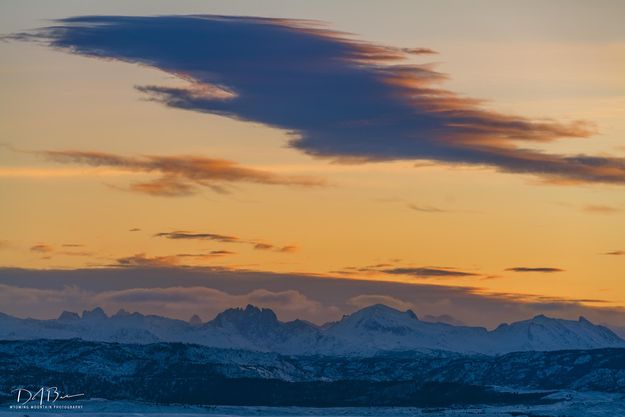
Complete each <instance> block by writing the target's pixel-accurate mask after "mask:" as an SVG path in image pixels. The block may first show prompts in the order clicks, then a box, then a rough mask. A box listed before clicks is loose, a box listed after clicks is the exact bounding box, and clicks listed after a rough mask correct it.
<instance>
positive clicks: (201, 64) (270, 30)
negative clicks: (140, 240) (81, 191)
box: [14, 16, 625, 194]
mask: <svg viewBox="0 0 625 417" xmlns="http://www.w3.org/2000/svg"><path fill="white" fill-rule="evenodd" d="M14 38H19V39H30V40H35V41H42V42H44V43H47V44H49V45H51V46H52V47H56V48H60V49H64V50H68V51H70V52H72V53H76V54H81V55H86V56H92V57H97V58H103V59H117V60H120V61H125V62H130V63H136V64H140V65H146V66H150V67H155V68H158V69H161V70H163V71H166V72H169V73H171V74H174V75H176V76H179V77H181V78H183V79H185V80H187V81H189V87H187V88H172V87H164V86H154V85H152V86H142V87H139V89H140V90H141V91H143V92H145V93H148V94H150V95H151V97H152V98H153V99H154V100H157V101H160V102H162V103H165V104H166V105H168V106H172V107H177V108H182V109H189V110H194V111H199V112H206V113H213V114H219V115H223V116H227V117H232V118H235V119H241V120H249V121H254V122H259V123H263V124H265V125H269V126H274V127H278V128H281V129H284V130H286V131H288V132H291V133H292V140H291V141H290V146H292V147H294V148H297V149H300V150H302V151H304V152H306V153H308V154H311V155H316V156H319V157H325V158H331V159H334V160H339V161H352V162H353V161H361V162H362V161H384V160H433V161H443V162H448V163H458V164H473V165H485V166H490V167H494V168H496V169H498V170H500V171H505V172H513V173H520V174H533V175H535V176H538V177H539V178H541V179H543V180H545V181H549V182H558V183H575V182H591V183H614V184H623V183H625V159H623V158H617V157H609V156H593V155H584V154H578V155H564V154H556V153H548V152H544V151H539V150H533V149H531V144H532V143H536V142H548V141H553V140H557V139H561V138H566V137H572V138H579V137H587V136H590V135H591V134H593V133H594V130H595V129H594V127H593V126H591V125H589V124H588V123H584V122H572V123H560V122H557V121H552V120H544V119H541V120H532V119H529V118H525V117H521V116H514V115H509V114H503V113H498V112H495V111H490V110H485V109H484V108H482V107H481V106H480V103H479V101H477V100H473V99H470V98H465V97H460V96H458V95H456V94H454V93H453V92H450V91H447V90H444V89H442V88H440V87H437V86H436V83H438V82H440V81H442V80H444V79H445V76H443V75H442V74H440V73H438V72H436V71H435V70H433V69H432V67H431V66H430V65H426V64H424V65H417V64H412V63H410V64H408V63H406V62H405V61H403V59H404V58H406V56H407V55H406V54H411V53H417V54H422V53H429V52H431V51H430V50H427V49H419V48H416V49H415V50H402V49H400V48H392V47H385V46H380V45H375V44H371V43H366V42H361V41H357V40H354V39H353V38H351V37H349V36H347V35H345V34H342V33H337V32H334V31H330V30H327V29H322V28H320V27H319V26H318V25H316V26H315V25H314V24H313V23H311V22H306V21H293V20H286V19H265V18H254V17H233V16H159V17H128V16H126V17H125V16H86V17H74V18H69V19H63V20H61V21H60V22H59V24H58V25H56V26H52V27H48V28H44V29H41V30H39V31H36V32H34V33H30V34H18V35H15V36H14ZM162 185H163V184H160V183H159V184H145V185H143V186H142V187H141V188H142V190H141V191H144V192H149V191H151V190H156V191H157V192H161V191H160V190H161V186H162ZM165 188H166V189H167V190H171V191H172V192H174V193H175V194H180V193H186V192H187V191H188V190H186V189H182V190H181V189H179V188H176V187H171V186H166V187H165Z"/></svg>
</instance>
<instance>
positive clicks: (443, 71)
mask: <svg viewBox="0 0 625 417" xmlns="http://www.w3.org/2000/svg"><path fill="white" fill-rule="evenodd" d="M624 18H625V5H623V3H622V2H618V1H599V2H595V3H593V4H590V3H588V2H581V1H553V2H549V3H548V4H546V3H545V2H539V1H527V2H523V3H518V2H508V1H476V2H471V3H468V2H461V1H437V2H413V1H406V2H402V1H395V2H391V3H390V7H389V3H388V2H384V3H383V2H373V1H357V2H356V1H345V2H340V3H336V2H329V1H319V2H308V3H304V2H287V1H265V2H251V1H227V2H226V1H223V2H221V1H210V2H209V1H177V2H165V1H132V2H126V1H109V2H96V1H59V2H55V3H54V4H51V3H50V2H46V1H32V0H26V1H4V2H2V3H1V4H0V34H1V35H2V36H3V38H2V41H0V56H1V57H2V58H0V90H1V91H2V95H1V96H0V109H1V111H0V201H1V203H2V216H1V218H0V267H1V268H0V286H2V288H3V290H2V292H1V293H0V311H2V312H5V313H8V314H13V315H16V316H20V317H27V316H32V317H39V318H49V317H55V316H57V315H58V314H59V313H60V312H61V311H62V310H64V309H74V310H80V309H86V308H93V307H95V306H96V305H100V306H102V307H104V308H105V310H106V311H107V312H109V313H114V312H115V310H116V309H118V308H125V309H126V310H129V311H142V312H146V313H152V314H155V313H161V314H165V315H169V316H172V317H178V318H188V317H189V316H190V315H191V314H195V313H197V314H199V315H200V316H201V317H203V318H204V319H209V318H211V315H214V314H215V313H216V312H218V311H219V310H220V309H223V308H226V307H229V306H238V305H245V304H246V303H253V304H258V305H262V306H268V307H271V308H273V309H275V310H276V311H277V312H278V316H279V317H280V318H283V319H293V318H295V317H302V318H306V319H308V320H311V321H314V322H323V321H326V320H333V319H337V318H340V316H341V315H342V314H345V313H350V312H352V311H354V310H355V309H357V308H360V307H364V306H366V305H368V304H373V303H377V302H382V303H385V304H389V305H392V306H394V307H396V308H399V309H402V310H405V309H408V308H411V309H413V310H414V311H415V312H416V313H417V314H418V315H420V316H422V317H425V316H431V317H437V316H441V315H451V316H453V317H455V318H457V319H458V321H462V322H465V323H467V324H476V325H487V326H493V325H496V324H497V323H498V322H499V321H503V320H508V321H509V320H518V319H523V318H528V317H529V316H531V315H534V314H541V313H545V314H547V315H551V316H557V317H567V318H570V317H577V316H578V315H580V314H583V315H585V316H587V317H589V318H591V319H593V320H595V321H599V322H605V323H608V324H611V325H614V326H618V325H623V323H625V282H624V281H623V280H624V278H625V239H624V238H623V236H625V193H624V186H625V141H624V139H623V137H624V134H625V77H623V76H622V74H623V73H625V28H624V27H623V25H622V22H623V19H624ZM94 277H97V280H96V279H95V278H94ZM128 277H132V279H130V278H128ZM125 280H128V281H127V282H125ZM51 282H54V285H51V284H50V283H51ZM121 283H123V284H124V285H121Z"/></svg>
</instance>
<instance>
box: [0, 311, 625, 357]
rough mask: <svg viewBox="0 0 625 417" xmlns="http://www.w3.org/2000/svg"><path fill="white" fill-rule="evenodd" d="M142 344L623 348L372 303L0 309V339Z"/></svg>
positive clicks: (281, 349)
mask: <svg viewBox="0 0 625 417" xmlns="http://www.w3.org/2000/svg"><path fill="white" fill-rule="evenodd" d="M74 338H80V339H83V340H87V341H98V342H119V343H132V344H149V343H159V342H181V343H193V344H197V345H203V346H208V347H213V348H226V349H241V350H247V351H256V352H274V353H279V354H284V355H327V356H341V355H356V356H371V355H376V354H380V353H382V352H399V351H420V352H433V351H448V352H457V353H463V354H486V355H499V354H505V353H509V352H523V351H555V350H566V349H600V348H623V347H625V340H623V339H621V338H620V337H618V336H617V335H616V334H615V333H614V332H612V331H611V330H610V329H608V328H606V327H604V326H600V325H595V324H593V323H591V322H590V321H588V320H586V319H585V318H583V317H580V318H579V320H576V321H575V320H563V319H555V318H549V317H546V316H543V315H539V316H536V317H534V318H532V319H529V320H524V321H518V322H514V323H510V324H501V325H499V326H498V327H497V328H495V329H494V330H487V329H486V328H483V327H470V326H460V325H452V324H447V323H440V322H439V323H432V322H428V321H423V320H420V319H419V318H418V317H417V316H416V315H415V313H414V312H412V311H411V310H408V311H399V310H396V309H393V308H391V307H388V306H385V305H382V304H377V305H372V306H369V307H366V308H363V309H362V310H359V311H356V312H355V313H353V314H350V315H346V316H344V317H343V318H342V319H341V320H339V321H336V322H331V323H326V324H324V325H322V326H317V325H315V324H312V323H310V322H307V321H303V320H294V321H289V322H282V321H280V320H278V318H277V317H276V314H275V313H274V312H273V311H272V310H270V309H261V308H258V307H255V306H251V305H248V306H247V307H245V308H231V309H227V310H225V311H223V312H222V313H220V314H218V315H217V316H216V317H215V318H214V319H213V320H211V321H208V322H202V321H201V320H200V319H199V317H197V316H194V317H193V318H192V319H191V320H189V321H183V320H177V319H171V318H166V317H161V316H155V315H143V314H140V313H129V312H126V311H124V310H120V311H119V312H117V313H116V314H114V315H113V316H110V317H109V316H107V315H106V314H105V312H104V311H103V310H102V309H101V308H95V309H93V310H90V311H84V312H83V313H82V315H79V314H77V313H73V312H67V311H65V312H63V313H62V314H61V315H60V316H59V317H58V318H57V319H52V320H37V319H31V318H28V319H20V318H16V317H12V316H9V315H6V314H1V313H0V339H2V340H31V339H74Z"/></svg>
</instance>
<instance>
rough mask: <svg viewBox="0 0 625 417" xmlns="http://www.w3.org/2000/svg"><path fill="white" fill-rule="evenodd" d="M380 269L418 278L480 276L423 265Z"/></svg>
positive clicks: (393, 273) (387, 272)
mask: <svg viewBox="0 0 625 417" xmlns="http://www.w3.org/2000/svg"><path fill="white" fill-rule="evenodd" d="M380 271H381V272H384V273H385V274H392V275H410V276H413V277H418V278H437V277H440V278H445V277H474V276H478V274H474V273H472V272H464V271H458V270H455V269H449V268H430V267H421V268H408V267H398V268H389V269H381V270H380Z"/></svg>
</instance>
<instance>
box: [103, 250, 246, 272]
mask: <svg viewBox="0 0 625 417" xmlns="http://www.w3.org/2000/svg"><path fill="white" fill-rule="evenodd" d="M234 254H235V253H234V252H230V251H227V250H214V251H210V252H207V253H179V254H176V255H165V256H147V255H146V254H145V253H137V254H135V255H132V256H126V257H122V258H118V259H116V260H115V264H114V265H113V266H120V267H126V268H170V267H174V266H185V265H184V264H185V261H189V260H190V261H196V262H198V261H199V262H203V261H207V260H212V259H214V258H221V257H223V256H228V255H234Z"/></svg>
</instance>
